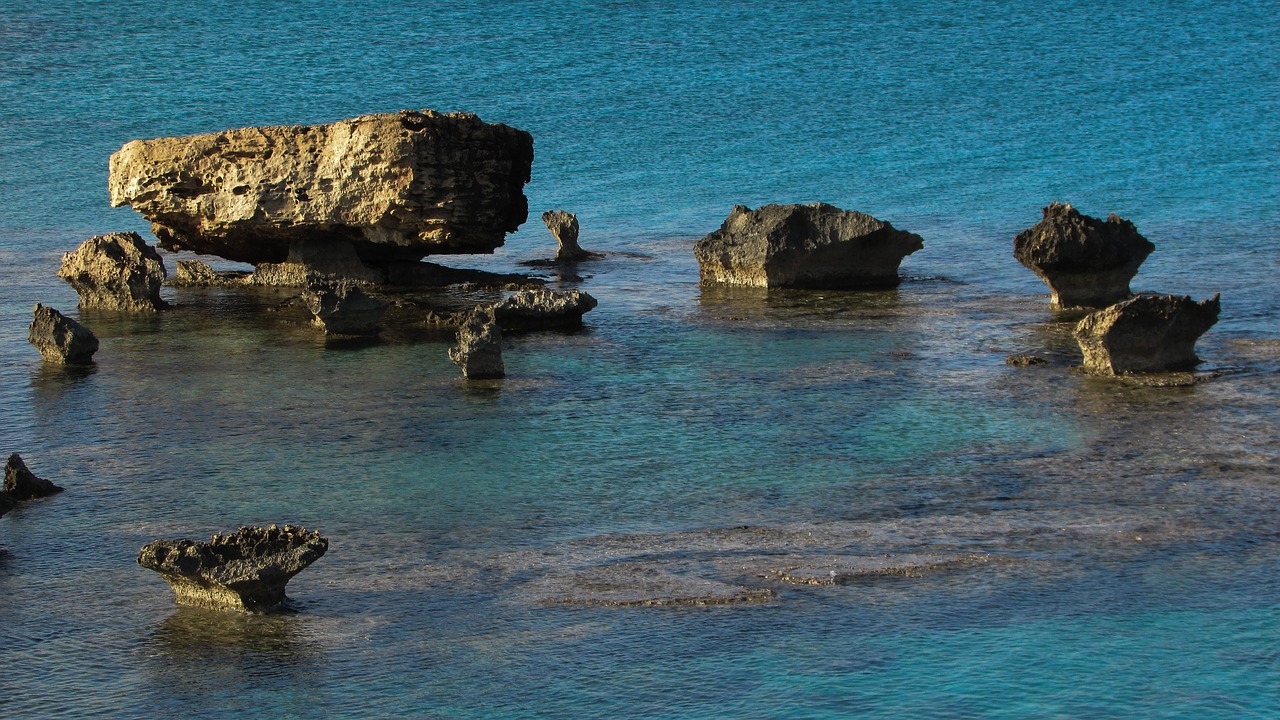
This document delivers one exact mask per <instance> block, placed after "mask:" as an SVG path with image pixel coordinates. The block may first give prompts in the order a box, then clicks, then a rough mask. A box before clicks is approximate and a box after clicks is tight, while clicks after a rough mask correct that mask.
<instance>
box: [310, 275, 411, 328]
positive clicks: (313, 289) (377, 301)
mask: <svg viewBox="0 0 1280 720" xmlns="http://www.w3.org/2000/svg"><path fill="white" fill-rule="evenodd" d="M302 301H303V302H304V303H306V304H307V309H308V310H310V311H311V314H312V315H314V316H315V317H314V318H313V320H312V322H314V323H315V325H316V326H317V327H319V328H321V329H323V330H324V332H325V334H326V335H377V334H378V325H379V323H381V322H382V315H383V314H384V313H385V312H386V311H387V307H388V306H389V305H390V303H389V302H387V301H386V300H383V299H381V298H376V297H371V296H370V295H368V294H366V293H365V292H364V291H363V290H361V289H360V287H359V286H358V285H356V284H355V283H353V282H348V281H336V282H335V281H331V280H324V279H316V278H313V279H312V281H311V282H310V283H309V284H308V286H307V290H306V291H305V292H303V293H302Z"/></svg>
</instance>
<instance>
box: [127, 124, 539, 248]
mask: <svg viewBox="0 0 1280 720" xmlns="http://www.w3.org/2000/svg"><path fill="white" fill-rule="evenodd" d="M532 162H533V138H532V137H531V136H530V135H529V134H528V133H526V132H524V131H521V130H516V129H514V128H510V127H507V126H505V125H499V124H488V123H485V122H483V121H481V120H480V118H478V117H476V116H475V115H472V114H470V113H450V114H441V113H437V112H434V111H431V110H423V111H421V112H417V111H407V110H406V111H401V112H397V113H385V114H379V115H363V116H360V117H356V118H352V119H349V120H340V121H338V122H334V123H329V124H327V125H288V126H278V127H250V128H242V129H237V130H227V131H224V132H217V133H209V134H205V135H193V136H189V137H177V138H159V139H155V140H135V141H133V142H130V143H128V144H126V145H125V146H124V147H122V148H121V149H120V150H119V151H117V152H116V153H115V154H114V155H112V156H111V167H110V178H109V187H110V192H111V203H112V205H113V206H120V205H131V206H133V208H134V209H135V210H137V211H138V212H140V213H141V214H142V215H143V217H145V218H147V220H149V221H150V222H151V226H152V230H153V232H154V233H155V235H156V237H157V238H159V240H160V246H161V247H163V248H169V249H175V250H176V249H184V250H193V251H195V252H198V253H206V254H213V255H218V256H221V257H224V258H227V259H229V260H237V261H242V262H249V263H254V264H258V263H283V262H286V261H288V260H289V259H290V253H291V250H293V253H294V255H295V257H296V256H297V255H298V254H299V253H300V252H304V251H303V250H299V249H298V248H297V247H296V245H297V244H298V243H307V242H315V241H326V242H329V243H337V244H347V245H349V246H350V249H352V250H354V252H355V253H356V254H358V256H359V258H360V259H361V260H362V261H363V262H364V263H367V264H370V265H378V264H382V263H386V262H391V261H405V260H419V259H421V258H422V257H424V256H425V255H428V254H452V253H489V252H492V251H493V250H494V248H497V247H499V246H501V245H502V243H503V241H504V238H505V235H506V233H508V232H513V231H514V230H516V228H518V227H519V226H520V224H521V223H523V222H524V221H525V220H526V219H527V218H528V201H527V199H526V198H525V196H524V184H525V183H526V182H528V181H529V173H530V168H531V165H532Z"/></svg>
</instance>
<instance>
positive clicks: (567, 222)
mask: <svg viewBox="0 0 1280 720" xmlns="http://www.w3.org/2000/svg"><path fill="white" fill-rule="evenodd" d="M542 222H543V223H544V224H546V226H547V230H550V231H551V235H552V236H553V237H554V238H555V239H556V242H557V243H559V247H558V248H557V249H556V262H575V261H578V260H591V259H593V258H598V257H600V254H599V253H593V252H591V251H589V250H583V249H582V248H581V247H580V246H579V245H578V216H577V215H574V214H573V213H571V212H565V211H564V210H548V211H546V212H544V213H542Z"/></svg>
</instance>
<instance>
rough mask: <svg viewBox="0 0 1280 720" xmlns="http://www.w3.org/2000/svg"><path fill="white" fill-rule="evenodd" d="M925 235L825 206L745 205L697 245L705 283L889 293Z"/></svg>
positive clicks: (735, 210)
mask: <svg viewBox="0 0 1280 720" xmlns="http://www.w3.org/2000/svg"><path fill="white" fill-rule="evenodd" d="M922 247H924V242H923V241H922V240H921V239H920V236H919V235H915V234H913V233H909V232H904V231H901V230H896V229H894V227H893V226H892V225H890V224H889V223H886V222H882V221H880V220H877V219H875V218H873V217H871V216H870V215H865V214H863V213H859V212H852V211H845V210H841V209H840V208H838V207H835V206H833V205H827V204H825V203H813V204H810V205H765V206H763V207H761V208H760V209H758V210H752V209H751V208H748V207H745V206H742V205H738V206H736V207H734V209H733V212H731V213H730V214H729V217H728V219H727V220H725V221H724V225H722V226H721V227H720V229H719V230H717V231H715V232H713V233H711V234H710V235H708V236H706V237H704V238H702V239H701V240H699V241H698V242H697V244H695V245H694V254H695V255H696V256H697V259H698V266H699V270H700V273H701V276H702V282H704V283H726V284H730V285H748V286H754V287H791V288H829V289H855V288H884V287H893V286H896V285H897V284H898V282H899V278H898V266H899V265H901V263H902V258H904V257H906V256H907V255H910V254H911V253H913V252H915V251H917V250H919V249H920V248H922Z"/></svg>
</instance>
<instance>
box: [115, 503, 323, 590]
mask: <svg viewBox="0 0 1280 720" xmlns="http://www.w3.org/2000/svg"><path fill="white" fill-rule="evenodd" d="M328 549H329V541H328V540H326V539H325V538H323V537H321V536H320V533H318V532H315V531H312V530H305V529H303V528H300V527H297V526H295V525H285V526H284V527H277V526H275V525H271V526H270V527H265V528H263V527H242V528H240V529H239V530H237V531H236V532H235V533H232V534H230V535H214V536H213V537H212V538H211V539H210V540H209V542H207V543H205V542H197V541H195V540H156V541H155V542H152V543H149V544H148V545H146V546H144V547H143V548H142V551H141V552H140V553H139V554H138V564H139V565H141V566H143V567H145V568H147V569H149V570H154V571H156V572H158V573H160V576H161V577H163V578H164V579H165V582H167V583H169V586H170V587H172V588H173V592H174V594H175V596H176V598H177V602H178V603H179V604H181V605H193V606H197V607H205V608H211V609H215V610H236V611H240V612H269V611H272V610H275V609H278V608H279V607H280V606H281V604H283V603H284V602H285V600H286V598H285V594H284V589H285V585H286V584H287V583H288V582H289V580H290V579H292V578H293V576H294V575H297V574H298V573H299V572H302V570H303V569H305V568H306V567H307V566H308V565H310V564H311V563H313V562H315V561H316V560H317V559H319V558H320V557H321V556H322V555H324V553H325V551H326V550H328Z"/></svg>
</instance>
